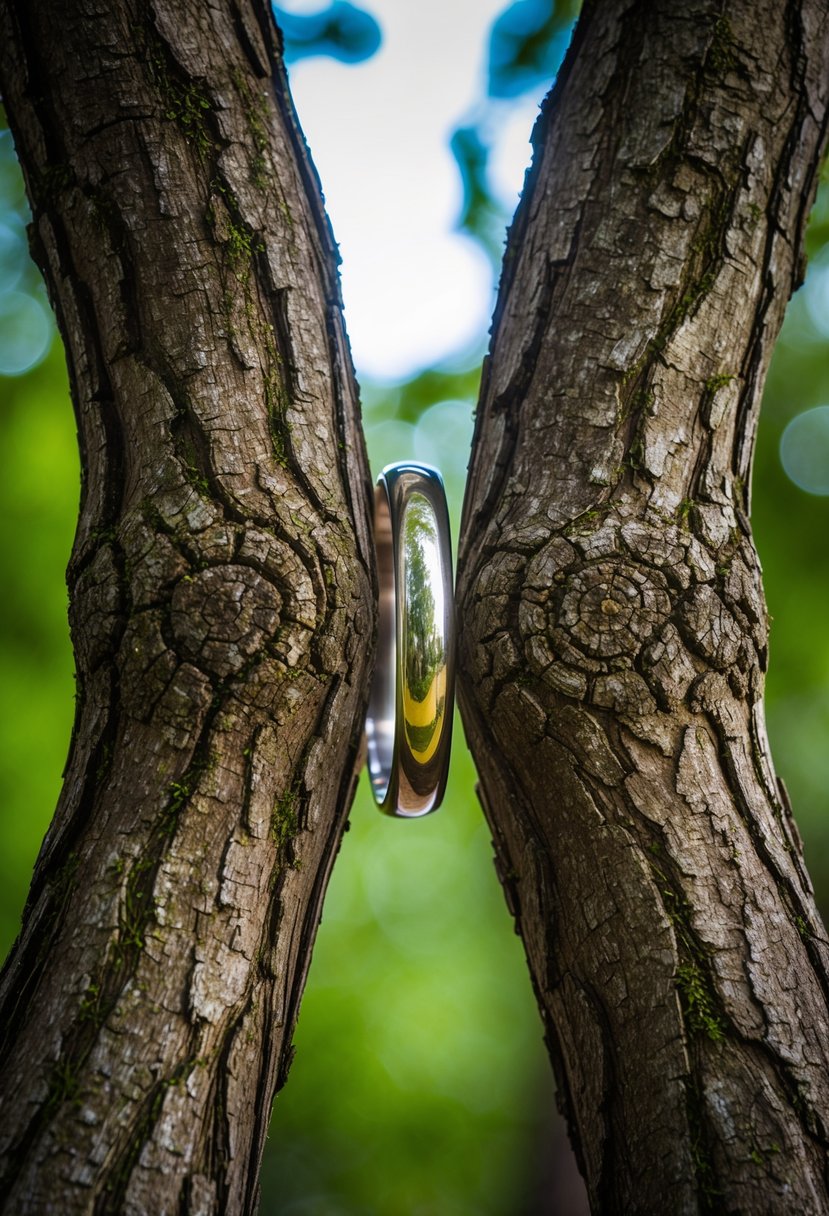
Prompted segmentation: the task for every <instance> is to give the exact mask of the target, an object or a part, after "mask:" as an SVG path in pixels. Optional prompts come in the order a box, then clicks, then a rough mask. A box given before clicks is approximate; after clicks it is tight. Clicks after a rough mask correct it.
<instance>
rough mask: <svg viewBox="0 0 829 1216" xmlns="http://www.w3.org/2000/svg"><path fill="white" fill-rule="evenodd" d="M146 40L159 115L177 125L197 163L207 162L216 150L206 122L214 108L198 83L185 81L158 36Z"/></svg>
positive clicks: (190, 79) (146, 59)
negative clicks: (157, 95) (210, 153)
mask: <svg viewBox="0 0 829 1216" xmlns="http://www.w3.org/2000/svg"><path fill="white" fill-rule="evenodd" d="M145 36H146V39H147V41H146V46H145V61H146V64H147V69H148V71H149V75H150V78H151V79H152V82H153V84H154V85H155V88H156V90H157V92H158V94H159V96H160V98H161V104H162V113H163V114H164V117H165V118H166V119H168V120H169V121H170V122H174V123H175V124H176V126H177V127H178V128H179V130H180V131H181V132H182V134H183V135H184V137H185V139H186V140H187V142H188V144H189V145H190V146H191V147H192V148H193V150H194V151H195V153H196V155H197V156H198V157H199V159H200V160H206V158H207V155H208V153H209V152H211V151H212V150H213V149H214V147H215V144H214V141H213V138H212V136H211V134H210V130H209V127H208V121H207V120H208V116H209V115H210V113H211V111H212V109H213V104H212V102H211V100H210V98H209V97H208V95H207V93H206V92H205V90H204V88H203V87H202V85H201V84H200V83H199V82H198V81H197V80H194V79H192V78H185V77H184V75H183V72H182V69H181V68H180V67H179V65H178V64H175V63H174V61H173V59H172V57H171V55H170V52H169V50H168V49H167V47H166V45H165V44H164V43H163V42H162V41H161V39H160V38H159V37H158V35H157V34H156V33H155V32H154V31H147V33H146V35H145Z"/></svg>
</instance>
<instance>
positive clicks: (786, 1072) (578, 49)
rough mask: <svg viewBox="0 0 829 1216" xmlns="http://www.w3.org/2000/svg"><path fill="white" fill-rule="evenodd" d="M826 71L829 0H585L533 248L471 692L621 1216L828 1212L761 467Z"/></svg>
mask: <svg viewBox="0 0 829 1216" xmlns="http://www.w3.org/2000/svg"><path fill="white" fill-rule="evenodd" d="M828 91H829V13H827V8H826V5H825V3H823V2H822V0H802V2H801V3H797V4H796V3H788V4H781V3H779V0H760V2H759V3H757V2H752V3H748V0H730V2H729V3H726V4H722V3H713V2H711V0H692V2H691V3H690V4H682V5H680V4H677V3H675V2H674V0H661V2H656V3H654V2H650V3H645V2H642V0H634V2H631V0H602V3H598V2H596V0H594V2H593V3H589V4H587V5H586V6H585V10H584V13H583V16H582V19H581V21H580V23H579V26H578V29H577V32H576V35H575V38H574V43H573V46H572V47H571V49H570V53H569V55H568V58H567V60H566V62H565V65H564V67H563V69H562V71H561V74H560V76H559V80H558V82H557V85H556V87H555V89H554V90H553V92H552V94H551V96H550V98H549V99H548V101H547V102H546V104H545V106H544V108H543V112H542V115H541V117H540V119H539V122H538V126H537V129H536V133H535V136H534V144H535V151H536V155H535V163H534V166H533V169H532V172H531V174H530V177H529V179H528V183H527V188H526V190H525V193H524V197H523V200H522V203H521V206H520V208H519V212H518V214H517V217H516V221H515V224H514V227H513V230H512V232H511V234H510V239H509V245H508V249H507V254H506V262H505V270H504V274H503V279H502V283H501V289H500V296H499V301H498V307H497V311H496V319H495V325H494V329H493V339H492V347H491V352H490V356H489V359H488V365H487V368H486V371H485V375H484V383H483V386H482V391H481V401H480V406H479V410H478V416H477V426H476V433H475V440H474V445H473V461H472V467H471V472H470V481H469V485H468V490H467V498H466V503H465V508H464V523H463V527H462V537H461V552H460V567H461V568H460V573H459V579H458V587H459V601H460V604H459V612H460V618H461V619H462V620H463V622H464V630H463V632H462V634H461V659H460V664H459V665H460V668H461V683H460V690H459V691H460V696H461V705H462V710H463V714H464V720H465V724H466V728H467V732H468V735H469V738H470V742H471V745H472V749H473V752H474V754H475V756H476V759H477V762H478V765H479V769H480V772H481V777H482V800H483V801H484V804H485V809H486V813H487V816H488V818H489V822H490V824H491V827H492V830H493V835H494V838H495V848H496V854H497V857H496V860H497V865H498V868H499V872H500V876H501V880H502V882H503V884H504V887H505V891H506V894H507V899H508V902H509V904H510V907H511V909H512V911H513V914H514V916H515V918H516V924H517V927H518V929H519V931H520V932H521V934H522V935H523V938H524V943H525V946H526V951H527V957H528V960H529V965H530V969H531V972H532V976H533V980H534V984H535V988H536V992H537V996H538V1001H539V1005H540V1007H541V1011H542V1015H543V1019H544V1023H545V1028H546V1035H547V1040H548V1043H549V1048H550V1053H551V1056H552V1060H553V1063H554V1067H555V1071H556V1075H557V1078H558V1082H559V1090H560V1094H561V1100H562V1104H563V1106H564V1109H565V1112H566V1114H567V1117H568V1119H569V1124H570V1129H571V1134H572V1138H573V1140H574V1142H575V1144H576V1146H577V1150H578V1152H579V1155H580V1160H581V1164H582V1168H583V1171H584V1173H585V1176H586V1179H587V1183H588V1189H589V1193H590V1197H591V1204H592V1207H593V1210H594V1211H596V1212H602V1213H614V1212H618V1213H626V1214H629V1213H632V1212H642V1213H656V1212H670V1213H694V1212H700V1211H715V1212H740V1213H758V1214H759V1213H763V1214H767V1213H771V1212H780V1213H783V1212H785V1213H793V1212H798V1213H817V1212H820V1213H824V1212H827V1211H829V1190H828V1189H827V1155H826V1154H827V1146H828V1145H829V1017H827V997H828V996H829V972H828V971H827V942H826V940H825V936H824V930H823V928H822V926H821V924H820V920H819V917H818V914H817V912H816V909H815V905H814V900H813V896H812V890H811V886H810V883H809V879H808V876H807V874H806V871H805V869H804V867H803V861H802V856H801V848H800V843H799V840H798V836H797V831H796V828H795V826H794V823H793V821H792V819H791V814H790V810H789V806H788V803H787V800H786V795H785V792H784V791H783V789H782V787H781V786H780V785H779V784H778V782H777V781H776V780H775V777H774V774H773V771H772V766H771V761H770V759H769V751H768V745H767V741H766V734H765V729H764V725H763V706H762V693H763V680H764V672H765V668H766V654H767V623H766V614H765V608H764V603H763V596H762V588H761V583H760V569H759V565H758V561H757V556H756V554H755V551H754V547H753V544H752V540H751V532H750V528H749V522H748V509H749V504H748V488H747V487H748V482H749V475H750V467H751V454H752V448H753V439H754V432H755V426H756V421H757V411H758V407H759V402H760V394H761V389H762V385H763V380H764V376H765V372H766V369H767V366H768V361H769V357H770V355H771V351H772V347H773V344H774V341H775V338H776V336H777V333H778V331H779V328H780V324H781V321H782V317H783V311H784V308H785V305H786V301H787V299H788V297H789V295H790V293H791V291H792V289H793V288H794V287H795V286H796V285H797V282H798V280H799V278H800V274H801V264H800V249H801V244H802V237H803V230H804V226H805V222H806V217H807V215H808V212H809V207H810V204H811V201H812V199H813V196H814V190H815V185H816V168H817V164H818V160H819V157H820V155H821V152H822V150H823V148H824V146H825V142H826V132H827V92H828Z"/></svg>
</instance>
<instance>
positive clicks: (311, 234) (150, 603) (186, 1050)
mask: <svg viewBox="0 0 829 1216" xmlns="http://www.w3.org/2000/svg"><path fill="white" fill-rule="evenodd" d="M0 58H2V65H1V70H2V91H3V98H4V101H5V104H6V106H7V111H8V115H9V119H10V123H11V126H12V129H13V131H14V134H15V138H16V141H17V146H18V151H19V154H20V157H21V161H22V164H23V168H24V173H25V176H26V179H27V183H28V187H29V192H30V198H31V201H32V207H33V211H34V223H33V228H32V242H33V247H34V250H35V253H36V256H37V259H38V261H39V263H40V265H41V267H42V269H43V271H44V274H45V275H46V279H47V282H48V284H49V287H50V291H51V294H52V299H53V302H54V305H55V309H56V312H57V314H58V318H59V322H60V327H61V330H62V333H63V337H64V341H65V344H66V349H67V356H68V361H69V367H70V373H71V381H72V391H73V397H74V403H75V408H76V412H77V420H78V431H79V436H80V444H81V452H82V458H83V468H84V479H83V490H82V505H81V516H80V522H79V527H78V533H77V538H76V542H75V547H74V552H73V555H72V560H71V565H70V568H69V587H70V593H71V604H72V607H71V622H72V633H73V639H74V645H75V650H76V660H77V671H78V676H77V678H78V705H77V718H76V724H75V730H74V735H73V740H72V746H71V752H70V756H69V760H68V763H67V768H66V774H65V784H64V788H63V792H62V795H61V799H60V803H59V806H58V809H57V813H56V816H55V820H54V822H53V824H52V826H51V828H50V830H49V833H48V836H47V838H46V841H45V843H44V845H43V848H42V850H41V853H40V857H39V859H38V862H37V866H36V869H35V874H34V880H33V884H32V889H31V893H30V897H29V902H28V905H27V909H26V913H25V917H24V924H23V929H22V932H21V935H20V938H19V940H18V942H17V944H16V946H15V948H14V951H13V953H12V955H11V957H10V960H9V963H8V965H7V968H6V970H5V973H4V976H3V984H2V993H1V995H0V999H1V1000H2V1004H1V1005H0V1008H1V1009H2V1013H0V1023H2V1027H3V1032H2V1052H1V1054H0V1076H2V1091H3V1093H4V1094H5V1095H6V1096H7V1099H10V1098H11V1097H12V1096H13V1098H14V1100H7V1101H5V1102H4V1104H3V1108H2V1116H0V1154H1V1156H0V1178H1V1179H2V1180H1V1181H0V1195H1V1196H2V1200H0V1209H2V1210H3V1211H8V1212H15V1213H16V1214H20V1213H25V1212H45V1211H60V1212H61V1213H75V1212H85V1213H88V1212H120V1211H128V1212H135V1213H139V1212H147V1213H149V1212H152V1213H163V1212H167V1213H170V1212H192V1213H200V1214H207V1213H214V1212H215V1213H219V1212H222V1213H241V1212H251V1211H253V1210H254V1209H255V1207H256V1196H257V1177H258V1166H259V1159H260V1155H261V1152H262V1147H263V1143H264V1138H265V1134H266V1130H267V1124H268V1118H269V1115H270V1108H271V1102H272V1098H273V1095H274V1092H275V1090H276V1089H277V1088H278V1087H279V1085H281V1083H282V1082H283V1081H284V1078H285V1075H286V1072H287V1069H288V1065H289V1062H290V1056H291V1047H290V1042H291V1035H292V1032H293V1028H294V1023H295V1020H296V1015H297V1009H298V1005H299V1000H300V996H301V992H302V987H303V983H304V980H305V975H306V971H307V967H308V963H309V958H310V952H311V947H312V944H313V940H314V935H315V931H316V926H317V923H318V920H319V916H320V907H321V901H322V896H323V892H324V890H325V886H326V881H327V878H328V873H329V870H330V866H331V864H332V861H333V858H334V855H335V853H336V850H337V846H338V843H339V839H340V835H341V833H342V830H343V827H344V824H345V819H346V815H347V811H348V806H349V804H350V800H351V796H352V793H353V784H354V771H355V758H356V752H357V747H358V742H359V738H360V733H361V727H362V717H363V710H364V702H365V699H366V693H367V669H368V664H369V662H370V660H371V653H372V648H373V641H372V639H373V633H374V608H373V604H374V600H375V593H374V588H373V574H372V564H371V563H372V559H371V552H370V534H369V524H368V506H369V503H370V492H369V483H368V471H367V465H366V460H365V455H364V449H363V443H362V438H361V434H360V431H359V422H358V409H357V404H356V400H357V399H356V392H355V384H354V379H353V373H352V369H351V364H350V357H349V354H348V349H347V345H346V341H345V337H344V331H343V325H342V317H341V306H340V299H339V287H338V282H337V274H336V249H335V246H334V244H333V241H332V238H331V235H330V231H329V228H328V225H327V222H326V220H325V217H324V213H323V209H322V202H321V197H320V193H319V188H318V184H317V179H316V176H315V174H314V170H313V168H312V167H311V164H310V161H309V158H308V154H307V151H306V148H305V146H304V143H303V140H302V136H301V134H300V132H299V129H298V127H297V124H296V120H295V117H294V113H293V109H292V106H291V102H290V99H289V96H288V90H287V85H286V82H285V77H284V72H283V69H282V67H281V61H280V53H279V47H278V36H277V33H276V29H275V27H274V25H273V22H272V18H271V16H270V12H269V9H268V7H267V6H266V5H265V4H264V3H263V2H262V0H220V2H217V3H210V4H205V3H204V2H203V0H177V2H175V3H168V4H163V5H154V4H153V3H152V0H108V2H107V3H106V4H100V5H96V4H90V3H89V2H88V0H67V2H66V3H63V4H59V5H55V4H50V3H48V2H47V0H27V3H26V4H14V3H11V0H4V3H3V4H2V5H0Z"/></svg>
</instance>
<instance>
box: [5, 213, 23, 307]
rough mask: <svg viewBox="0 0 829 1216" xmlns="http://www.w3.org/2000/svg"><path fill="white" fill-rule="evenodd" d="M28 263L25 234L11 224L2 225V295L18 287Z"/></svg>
mask: <svg viewBox="0 0 829 1216" xmlns="http://www.w3.org/2000/svg"><path fill="white" fill-rule="evenodd" d="M28 263H29V251H28V250H27V248H26V241H25V238H24V236H23V233H22V232H21V231H19V230H18V229H17V228H15V227H13V226H12V225H11V224H0V293H2V292H4V291H11V289H12V288H13V287H16V286H17V284H18V283H19V282H20V279H21V278H22V276H23V272H24V270H25V269H26V267H27V266H28Z"/></svg>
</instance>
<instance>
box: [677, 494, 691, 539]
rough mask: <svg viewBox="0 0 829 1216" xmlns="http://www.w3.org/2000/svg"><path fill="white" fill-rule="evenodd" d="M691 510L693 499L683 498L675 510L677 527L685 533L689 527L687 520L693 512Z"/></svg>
mask: <svg viewBox="0 0 829 1216" xmlns="http://www.w3.org/2000/svg"><path fill="white" fill-rule="evenodd" d="M693 509H694V500H693V498H683V500H682V502H681V503H680V504H679V506H678V507H677V509H676V518H677V521H678V522H679V526H680V527H681V528H684V529H685V530H686V532H687V530H688V527H689V520H690V516H691V512H692V511H693Z"/></svg>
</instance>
